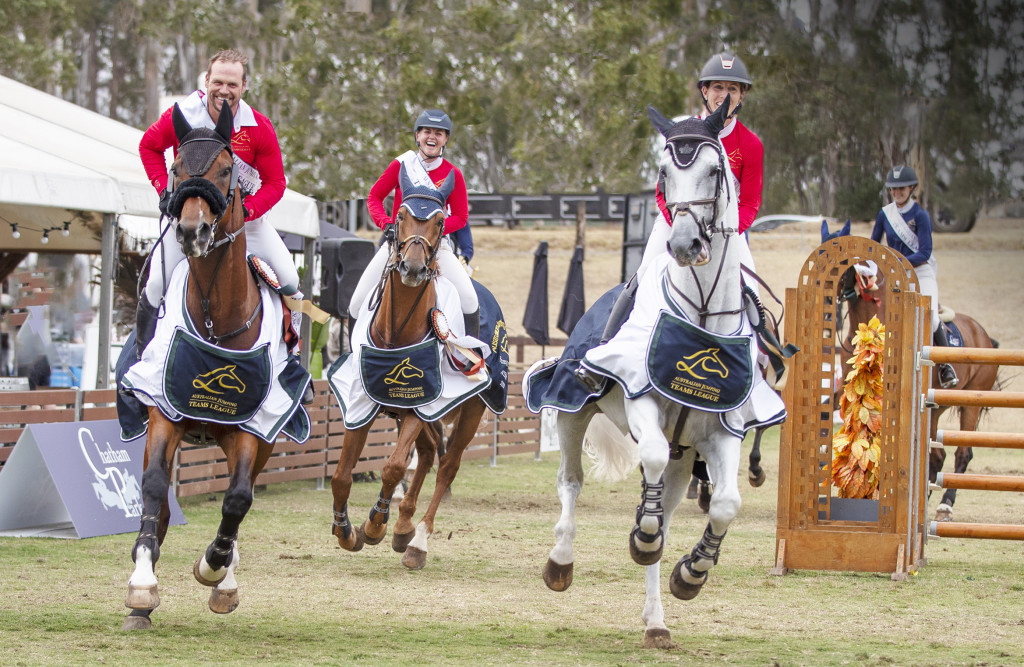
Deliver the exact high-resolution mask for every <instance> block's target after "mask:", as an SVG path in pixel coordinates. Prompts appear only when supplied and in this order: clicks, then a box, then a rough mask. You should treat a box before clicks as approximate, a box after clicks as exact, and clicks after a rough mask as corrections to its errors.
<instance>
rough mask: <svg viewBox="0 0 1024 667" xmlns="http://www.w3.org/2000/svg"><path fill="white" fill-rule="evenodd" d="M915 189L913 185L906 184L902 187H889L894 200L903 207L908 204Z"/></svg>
mask: <svg viewBox="0 0 1024 667" xmlns="http://www.w3.org/2000/svg"><path fill="white" fill-rule="evenodd" d="M913 190H914V188H913V186H910V185H905V186H903V187H900V188H889V194H890V195H892V200H893V201H894V202H896V205H897V206H899V207H903V206H906V205H907V201H909V200H910V193H911V192H912V191H913Z"/></svg>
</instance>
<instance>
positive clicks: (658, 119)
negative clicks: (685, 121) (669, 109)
mask: <svg viewBox="0 0 1024 667" xmlns="http://www.w3.org/2000/svg"><path fill="white" fill-rule="evenodd" d="M647 117H648V118H650V119H651V124H652V125H654V127H656V128H657V129H658V132H661V136H663V137H667V136H668V131H669V130H671V129H672V125H674V123H673V122H672V121H670V120H669V119H668V118H665V117H664V116H662V115H661V112H660V111H658V110H657V109H655V108H654V107H653V106H652V105H650V104H648V105H647Z"/></svg>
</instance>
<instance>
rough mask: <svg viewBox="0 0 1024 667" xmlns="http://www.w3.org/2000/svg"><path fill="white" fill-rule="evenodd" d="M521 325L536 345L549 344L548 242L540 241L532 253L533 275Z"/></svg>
mask: <svg viewBox="0 0 1024 667" xmlns="http://www.w3.org/2000/svg"><path fill="white" fill-rule="evenodd" d="M523 327H525V328H526V333H528V334H529V335H530V338H532V339H533V340H534V342H536V343H537V344H538V345H549V344H550V343H551V335H550V334H549V333H548V242H547V241H541V242H540V245H539V246H537V251H536V252H534V253H533V276H532V277H531V278H530V294H529V296H528V297H527V299H526V312H524V313H523Z"/></svg>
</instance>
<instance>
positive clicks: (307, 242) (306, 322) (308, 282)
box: [299, 238, 317, 370]
mask: <svg viewBox="0 0 1024 667" xmlns="http://www.w3.org/2000/svg"><path fill="white" fill-rule="evenodd" d="M316 241H317V240H316V238H311V239H310V238H304V239H302V249H303V255H304V258H305V260H304V264H305V266H306V271H305V275H303V276H302V293H303V294H305V295H306V297H305V298H307V299H312V298H313V267H315V266H316ZM301 328H302V331H300V332H299V336H300V337H301V338H302V352H301V353H300V355H299V360H300V361H301V362H302V367H303V368H305V369H307V370H308V369H309V357H310V355H311V354H312V352H313V350H311V349H310V345H312V340H311V339H312V337H313V336H312V334H313V323H312V322H311V321H310V319H309V318H308V317H303V318H302V327H301Z"/></svg>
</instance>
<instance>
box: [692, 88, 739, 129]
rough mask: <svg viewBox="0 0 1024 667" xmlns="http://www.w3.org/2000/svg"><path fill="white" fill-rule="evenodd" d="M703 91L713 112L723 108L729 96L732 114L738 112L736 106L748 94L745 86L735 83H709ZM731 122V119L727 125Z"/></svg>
mask: <svg viewBox="0 0 1024 667" xmlns="http://www.w3.org/2000/svg"><path fill="white" fill-rule="evenodd" d="M702 90H703V92H704V97H706V98H707V100H708V107H710V108H711V111H712V112H713V111H714V110H715V109H717V108H718V107H720V106H722V102H724V101H725V97H726V95H728V96H729V97H730V101H729V102H730V104H729V105H730V107H731V108H730V109H729V113H730V114H731V113H732V112H733V111H735V110H736V105H738V104H739V103H740V102H742V101H743V96H744V95H745V94H746V93H745V91H744V90H743V86H741V85H740V84H738V83H736V82H735V81H709V82H708V83H707V85H705V86H704V87H703V88H702ZM731 122H732V119H729V121H728V122H727V123H726V125H728V124H729V123H731Z"/></svg>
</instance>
